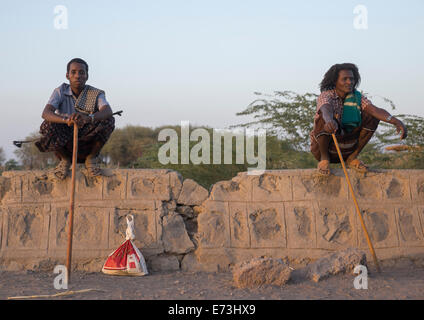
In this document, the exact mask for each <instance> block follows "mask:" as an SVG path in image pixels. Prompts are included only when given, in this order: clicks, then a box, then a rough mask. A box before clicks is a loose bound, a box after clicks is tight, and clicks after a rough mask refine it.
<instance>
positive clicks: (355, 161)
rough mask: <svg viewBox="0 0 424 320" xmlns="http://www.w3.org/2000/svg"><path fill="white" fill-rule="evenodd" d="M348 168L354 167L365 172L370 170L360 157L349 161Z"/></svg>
mask: <svg viewBox="0 0 424 320" xmlns="http://www.w3.org/2000/svg"><path fill="white" fill-rule="evenodd" d="M347 166H348V168H350V169H353V170H355V171H357V172H360V173H365V172H367V171H368V167H367V166H366V165H365V164H364V163H363V162H362V161H361V160H359V159H353V160H352V161H350V162H349V163H347Z"/></svg>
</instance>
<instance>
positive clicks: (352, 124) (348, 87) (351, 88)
mask: <svg viewBox="0 0 424 320" xmlns="http://www.w3.org/2000/svg"><path fill="white" fill-rule="evenodd" d="M360 81H361V77H360V75H359V71H358V68H357V66H356V65H354V64H351V63H344V64H336V65H334V66H332V67H331V68H330V69H329V70H328V71H327V73H326V74H325V76H324V79H323V80H322V82H321V84H320V87H321V94H320V96H319V97H318V100H317V111H316V114H315V117H314V128H313V130H312V132H311V135H310V137H311V152H312V154H313V155H314V157H315V158H316V159H317V160H318V161H319V163H318V172H319V173H321V174H323V175H329V174H330V163H338V162H340V159H339V157H338V154H337V150H336V147H335V145H334V142H333V140H332V138H331V134H332V133H334V134H336V138H337V140H338V142H339V147H340V151H341V153H342V156H343V160H344V161H346V164H347V166H348V167H349V168H352V169H355V170H356V171H359V172H366V171H367V169H368V167H367V166H366V165H365V164H364V163H363V162H362V161H361V160H359V159H358V158H357V157H358V155H359V153H360V152H361V151H362V149H363V148H364V147H365V145H366V144H367V143H368V141H369V140H370V139H371V137H372V136H373V134H374V132H375V130H376V129H377V127H378V124H379V122H380V121H384V122H387V123H390V124H393V125H394V126H396V128H397V132H398V133H400V137H401V139H405V138H406V137H407V129H406V127H405V125H404V124H403V123H402V121H400V120H399V119H397V118H395V117H393V116H392V115H390V114H389V113H388V112H387V111H386V110H384V109H381V108H378V107H376V106H374V105H373V104H372V103H371V101H370V100H368V99H367V98H366V97H364V96H363V95H362V94H361V93H360V92H358V91H357V90H356V88H357V87H358V86H359V83H360ZM348 97H349V99H353V100H349V102H346V101H347V98H348ZM355 98H356V100H355ZM355 101H356V102H355ZM355 112H356V114H355ZM355 116H356V119H357V120H356V121H355V120H353V119H355ZM348 118H349V119H348ZM348 124H349V125H348Z"/></svg>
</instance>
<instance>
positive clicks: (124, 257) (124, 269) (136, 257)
mask: <svg viewBox="0 0 424 320" xmlns="http://www.w3.org/2000/svg"><path fill="white" fill-rule="evenodd" d="M129 217H131V220H129V219H128V218H129ZM126 218H127V225H128V226H127V230H126V240H125V242H124V243H123V244H121V246H120V247H119V248H118V249H116V250H115V251H114V252H112V253H111V254H110V255H109V257H108V258H107V260H106V262H105V264H104V265H103V268H102V272H103V273H106V274H111V275H124V276H144V275H147V274H148V271H147V266H146V261H145V260H144V257H143V255H142V254H141V252H140V250H138V248H137V247H136V246H135V244H134V243H133V242H132V240H134V239H135V234H134V217H133V216H132V215H128V216H127V217H126Z"/></svg>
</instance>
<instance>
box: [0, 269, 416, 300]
mask: <svg viewBox="0 0 424 320" xmlns="http://www.w3.org/2000/svg"><path fill="white" fill-rule="evenodd" d="M296 272H297V271H294V273H293V276H292V280H290V282H289V283H288V284H287V285H286V286H284V287H274V286H264V287H261V288H256V289H239V288H236V287H234V285H233V282H232V274H231V273H230V272H226V273H204V272H197V273H189V272H161V273H151V274H149V275H147V276H144V277H125V276H110V275H105V274H103V273H101V272H98V273H86V272H74V273H72V277H71V283H70V284H69V287H68V290H73V291H76V290H83V289H96V290H95V291H89V292H84V293H75V294H72V295H68V296H61V297H54V298H48V299H64V300H86V299H90V300H139V299H140V300H204V299H205V300H253V299H254V300H287V299H290V300H299V299H301V300H309V299H314V300H321V299H324V300H334V299H337V300H346V299H348V300H354V299H355V300H356V299H361V300H373V299H383V300H387V299H419V300H422V299H424V267H423V266H416V265H414V264H408V263H406V264H403V265H402V264H401V265H392V266H384V265H383V271H382V273H380V274H379V273H377V272H375V271H374V272H373V269H372V268H371V267H370V271H369V272H370V274H369V275H368V276H369V277H368V289H367V290H364V289H362V290H357V289H355V288H354V285H353V282H354V279H355V277H356V275H354V274H344V275H337V276H332V277H330V278H328V279H326V280H323V281H321V282H319V283H314V282H312V281H310V280H305V279H303V278H301V277H300V276H299V275H297V274H296ZM56 276H57V274H54V273H53V272H50V273H49V272H34V271H19V272H17V271H16V272H11V271H1V272H0V299H1V300H3V299H8V297H14V296H30V295H52V294H57V293H59V292H63V291H66V290H56V289H54V286H53V282H54V278H55V277H56ZM42 299H45V298H42Z"/></svg>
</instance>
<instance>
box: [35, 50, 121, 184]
mask: <svg viewBox="0 0 424 320" xmlns="http://www.w3.org/2000/svg"><path fill="white" fill-rule="evenodd" d="M66 78H67V79H68V80H69V84H67V83H63V84H62V85H61V86H59V87H58V88H56V89H55V90H54V91H53V94H52V95H51V97H50V99H49V101H48V102H47V105H46V106H45V108H44V111H43V114H42V118H43V119H44V122H43V123H42V124H41V127H40V133H41V135H42V136H41V138H40V140H39V141H37V142H36V143H35V145H36V146H37V148H38V149H39V150H40V151H41V152H55V154H56V156H57V157H58V158H59V160H60V162H59V165H58V166H57V167H56V168H55V169H54V171H53V173H54V174H55V175H56V177H57V178H59V179H65V178H66V176H67V174H68V172H69V167H70V165H71V158H72V152H73V123H76V124H77V126H78V159H77V161H78V162H79V163H85V166H86V168H87V171H88V174H89V175H91V176H98V175H101V173H102V172H101V170H100V168H99V167H98V166H97V165H96V158H97V156H98V154H99V152H100V150H101V148H102V147H103V146H104V144H105V143H106V141H107V140H108V139H109V136H110V135H111V134H112V131H113V130H114V128H115V119H114V118H113V116H112V109H111V108H110V106H109V103H108V102H107V101H106V97H105V94H104V92H103V91H102V90H99V89H96V88H94V87H91V86H88V85H86V84H85V83H86V82H87V80H88V64H87V63H86V62H85V61H84V60H82V59H80V58H75V59H72V60H71V61H69V63H68V65H67V70H66Z"/></svg>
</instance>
